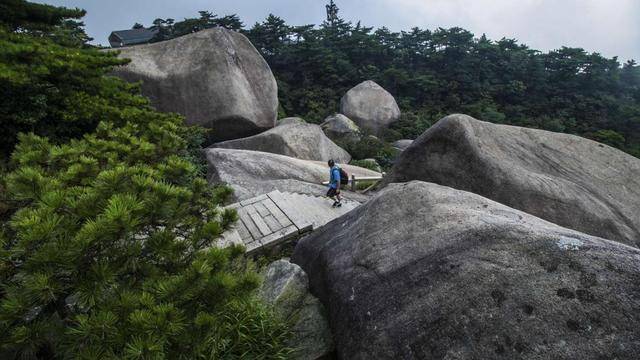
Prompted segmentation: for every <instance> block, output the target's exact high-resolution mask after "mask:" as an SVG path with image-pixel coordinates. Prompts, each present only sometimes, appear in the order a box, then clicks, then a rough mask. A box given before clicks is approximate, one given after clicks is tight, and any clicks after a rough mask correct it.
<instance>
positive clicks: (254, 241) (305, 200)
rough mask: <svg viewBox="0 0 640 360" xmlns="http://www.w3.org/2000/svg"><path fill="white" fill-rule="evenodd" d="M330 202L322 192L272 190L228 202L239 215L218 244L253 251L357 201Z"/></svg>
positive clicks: (345, 209) (346, 209) (342, 211)
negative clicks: (318, 194)
mask: <svg viewBox="0 0 640 360" xmlns="http://www.w3.org/2000/svg"><path fill="white" fill-rule="evenodd" d="M332 204H333V200H331V199H329V198H327V197H324V196H313V195H309V194H299V193H288V192H280V191H277V190H276V191H272V192H270V193H268V194H264V195H260V196H257V197H255V198H251V199H246V200H244V201H241V202H239V203H236V204H232V205H229V208H233V209H236V211H237V212H238V215H239V218H240V219H239V221H238V222H237V223H236V224H235V226H234V228H233V229H231V230H230V231H228V232H226V233H225V234H223V236H222V239H221V240H220V241H219V242H218V246H226V245H230V244H243V245H244V246H245V247H246V249H247V252H248V253H256V252H259V251H262V250H264V249H267V248H269V247H272V246H275V245H277V244H280V243H282V242H285V241H288V240H290V239H292V238H295V237H298V236H300V235H301V234H303V233H305V232H308V231H311V230H313V229H316V228H319V227H322V226H324V225H326V224H327V223H329V222H331V221H332V220H334V219H336V218H338V217H340V216H342V215H343V214H346V213H347V212H349V211H351V210H353V209H355V208H356V207H358V206H359V205H360V203H359V202H357V201H351V200H346V199H343V200H342V204H343V205H342V207H340V208H334V207H332V206H331V205H332Z"/></svg>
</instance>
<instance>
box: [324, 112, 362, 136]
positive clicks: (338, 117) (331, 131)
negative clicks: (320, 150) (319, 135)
mask: <svg viewBox="0 0 640 360" xmlns="http://www.w3.org/2000/svg"><path fill="white" fill-rule="evenodd" d="M320 126H321V127H322V130H323V131H324V133H325V134H326V135H327V136H328V137H329V138H330V139H331V140H333V141H341V142H356V141H358V140H360V138H361V136H362V134H361V132H360V128H359V127H358V125H356V123H354V122H353V121H352V120H351V119H349V118H348V117H346V116H344V115H342V114H334V115H331V116H329V117H327V118H326V119H324V122H323V123H322V124H320Z"/></svg>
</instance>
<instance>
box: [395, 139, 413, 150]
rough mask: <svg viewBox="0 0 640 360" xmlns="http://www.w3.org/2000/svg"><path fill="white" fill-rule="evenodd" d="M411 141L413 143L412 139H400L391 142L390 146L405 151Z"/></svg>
mask: <svg viewBox="0 0 640 360" xmlns="http://www.w3.org/2000/svg"><path fill="white" fill-rule="evenodd" d="M412 143H413V140H410V139H402V140H398V141H394V142H393V144H391V146H393V147H394V148H396V149H398V150H400V151H405V150H406V149H407V148H408V147H409V146H411V144H412Z"/></svg>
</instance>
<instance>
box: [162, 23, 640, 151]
mask: <svg viewBox="0 0 640 360" xmlns="http://www.w3.org/2000/svg"><path fill="white" fill-rule="evenodd" d="M202 14H211V13H210V12H201V16H200V17H199V18H193V19H185V20H184V21H182V22H181V24H200V23H202V22H203V21H205V20H203V19H208V18H209V15H207V16H203V15H202ZM233 16H235V15H233ZM237 24H241V22H240V21H239V19H238V21H237V22H236V25H235V26H233V27H232V29H234V30H239V31H242V32H243V33H244V34H246V35H247V36H248V37H249V39H250V40H251V42H252V43H253V44H254V45H255V46H256V48H257V49H258V50H259V51H260V53H261V54H262V55H263V56H264V57H265V59H266V60H267V62H268V63H269V65H270V66H271V69H272V70H273V72H274V74H275V76H276V79H277V80H278V85H279V98H280V105H281V115H283V116H285V115H286V116H300V117H303V118H305V119H307V120H308V121H312V122H319V121H321V120H322V119H324V117H326V116H328V115H330V114H332V113H335V112H337V111H339V102H340V98H341V97H342V95H344V93H345V92H346V91H348V90H349V89H350V88H351V87H353V86H355V85H357V84H358V83H360V82H362V81H364V80H374V81H376V82H377V83H379V84H380V85H382V86H383V87H384V88H386V89H387V90H388V91H389V92H391V93H392V94H393V95H394V96H395V97H396V99H397V101H398V104H399V105H400V108H401V110H402V112H403V117H402V119H401V121H400V122H398V123H397V124H396V125H395V126H394V129H392V131H390V132H389V134H388V140H395V139H398V138H401V137H409V138H415V137H416V136H418V135H419V134H420V133H422V132H423V131H424V130H426V129H427V128H428V127H429V126H430V125H431V124H433V123H434V122H435V121H437V120H438V119H440V118H441V117H442V116H444V115H447V114H450V113H456V112H462V113H467V114H469V115H472V116H474V117H477V118H479V119H482V120H485V121H490V122H495V123H504V124H512V125H519V126H526V127H533V128H539V129H545V130H550V131H556V132H565V133H571V134H576V135H581V136H585V137H589V138H592V139H595V140H598V141H602V142H605V143H607V144H609V145H612V146H615V147H617V148H620V149H622V150H624V151H627V152H629V153H631V154H634V155H636V156H640V67H639V66H638V64H637V63H636V62H635V61H632V60H631V61H628V62H626V63H624V64H621V63H620V62H619V61H618V59H617V58H615V57H614V58H606V57H604V56H602V55H600V54H598V53H588V52H586V51H585V50H583V49H580V48H569V47H562V48H560V49H557V50H553V51H548V52H541V51H538V50H535V49H531V48H529V47H528V46H526V45H524V44H520V43H518V41H517V40H514V39H507V38H504V39H500V40H497V41H496V40H491V39H488V38H487V37H486V36H485V35H481V36H479V37H477V36H476V35H474V34H473V33H471V32H469V31H467V30H464V29H462V28H458V27H455V28H450V29H443V28H438V29H434V30H427V29H420V28H412V29H410V30H407V31H400V32H393V31H390V30H389V29H387V28H384V27H383V28H380V29H373V28H371V27H366V26H364V25H362V24H360V23H359V22H358V23H356V24H353V23H350V22H347V21H344V20H343V19H341V18H340V17H339V16H338V17H337V18H334V19H332V21H331V22H328V21H325V22H323V23H321V24H320V25H319V26H315V25H302V26H295V25H289V24H287V23H286V22H285V21H284V20H283V19H282V18H280V17H278V16H276V15H273V14H270V15H269V16H268V17H267V18H266V19H265V20H264V21H262V22H259V23H256V24H254V25H253V26H252V27H251V28H248V29H244V28H242V29H240V28H239V26H238V25H237ZM176 25H177V23H176ZM211 26H225V25H223V24H212V25H211ZM200 28H202V26H201V25H198V26H193V25H189V26H188V29H189V31H197V30H198V29H200ZM182 33H184V32H175V33H174V35H173V36H179V35H180V34H182ZM173 36H169V37H167V38H171V37H173Z"/></svg>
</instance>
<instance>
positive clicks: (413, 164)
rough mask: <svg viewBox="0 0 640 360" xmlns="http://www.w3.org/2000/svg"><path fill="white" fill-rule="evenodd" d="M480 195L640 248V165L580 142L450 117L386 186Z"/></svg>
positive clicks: (417, 145)
mask: <svg viewBox="0 0 640 360" xmlns="http://www.w3.org/2000/svg"><path fill="white" fill-rule="evenodd" d="M410 180H423V181H429V182H434V183H437V184H441V185H446V186H450V187H453V188H456V189H461V190H466V191H470V192H473V193H476V194H480V195H482V196H485V197H487V198H490V199H492V200H495V201H497V202H500V203H502V204H505V205H507V206H510V207H513V208H516V209H519V210H522V211H525V212H527V213H530V214H532V215H535V216H538V217H541V218H543V219H545V220H548V221H551V222H553V223H556V224H558V225H561V226H564V227H568V228H571V229H574V230H578V231H581V232H584V233H587V234H590V235H595V236H600V237H603V238H606V239H610V240H616V241H620V242H623V243H626V244H629V245H633V246H639V245H640V160H639V159H637V158H635V157H633V156H631V155H628V154H626V153H624V152H622V151H619V150H616V149H614V148H612V147H609V146H606V145H603V144H600V143H597V142H594V141H591V140H588V139H584V138H581V137H577V136H573V135H567V134H558V133H552V132H548V131H542V130H534V129H526V128H521V127H515V126H506V125H495V124H491V123H487V122H483V121H478V120H476V119H474V118H472V117H469V116H466V115H451V116H448V117H445V118H444V119H442V120H440V121H439V122H438V123H436V124H435V125H434V126H432V127H431V128H430V129H429V130H427V131H426V132H425V133H424V134H422V135H421V136H420V137H419V138H418V139H417V140H416V141H415V142H414V143H413V144H412V145H411V146H409V147H408V148H407V149H406V150H405V151H404V152H403V153H402V155H400V157H399V158H398V159H397V160H396V163H395V165H394V167H393V169H392V171H391V173H390V174H389V175H388V177H387V179H386V181H387V182H388V183H391V182H405V181H410Z"/></svg>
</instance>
